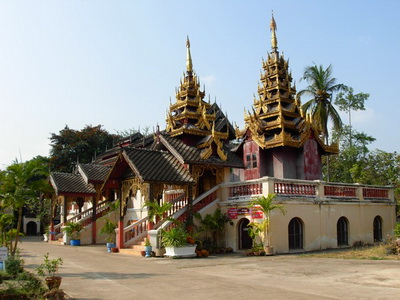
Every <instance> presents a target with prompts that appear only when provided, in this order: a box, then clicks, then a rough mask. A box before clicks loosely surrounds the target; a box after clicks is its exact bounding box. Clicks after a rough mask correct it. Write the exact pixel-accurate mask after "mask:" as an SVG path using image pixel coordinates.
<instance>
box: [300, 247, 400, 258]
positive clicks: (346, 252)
mask: <svg viewBox="0 0 400 300" xmlns="http://www.w3.org/2000/svg"><path fill="white" fill-rule="evenodd" d="M303 256H304V257H322V258H340V259H369V260H400V256H399V255H397V254H394V253H393V250H392V248H391V245H388V244H380V245H374V246H360V247H352V248H346V249H332V250H325V251H321V252H318V253H307V254H303Z"/></svg>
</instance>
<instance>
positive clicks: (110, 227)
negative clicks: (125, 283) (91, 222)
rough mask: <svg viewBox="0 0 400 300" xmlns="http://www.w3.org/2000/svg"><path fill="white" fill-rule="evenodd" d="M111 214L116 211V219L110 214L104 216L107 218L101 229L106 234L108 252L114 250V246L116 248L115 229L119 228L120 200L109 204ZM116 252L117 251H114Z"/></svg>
mask: <svg viewBox="0 0 400 300" xmlns="http://www.w3.org/2000/svg"><path fill="white" fill-rule="evenodd" d="M109 206H110V210H109V214H110V213H113V212H114V220H111V219H110V218H109V216H104V217H102V218H101V219H103V220H105V223H104V225H103V227H102V228H101V229H100V232H99V233H100V234H101V235H105V236H106V239H105V240H106V243H107V252H108V253H110V252H112V249H113V248H116V247H117V245H116V244H115V229H117V228H118V223H117V211H118V209H119V200H116V201H114V202H112V203H110V204H109ZM114 252H115V251H114Z"/></svg>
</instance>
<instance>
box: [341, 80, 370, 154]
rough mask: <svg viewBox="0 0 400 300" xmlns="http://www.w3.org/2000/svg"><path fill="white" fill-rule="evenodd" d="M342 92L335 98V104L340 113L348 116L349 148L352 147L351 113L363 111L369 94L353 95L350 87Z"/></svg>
mask: <svg viewBox="0 0 400 300" xmlns="http://www.w3.org/2000/svg"><path fill="white" fill-rule="evenodd" d="M343 90H344V91H343V92H340V93H339V94H337V96H336V100H335V104H336V105H337V106H338V107H339V109H340V110H341V111H346V112H347V113H348V114H349V127H350V129H349V136H350V146H351V145H352V127H351V111H352V110H354V111H357V110H365V106H364V103H365V101H366V100H367V99H368V98H369V94H366V93H358V94H355V95H354V90H353V88H351V87H344V88H343Z"/></svg>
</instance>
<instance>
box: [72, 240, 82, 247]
mask: <svg viewBox="0 0 400 300" xmlns="http://www.w3.org/2000/svg"><path fill="white" fill-rule="evenodd" d="M69 244H70V245H71V246H80V245H81V240H70V242H69Z"/></svg>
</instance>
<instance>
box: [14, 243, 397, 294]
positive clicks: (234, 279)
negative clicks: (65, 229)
mask: <svg viewBox="0 0 400 300" xmlns="http://www.w3.org/2000/svg"><path fill="white" fill-rule="evenodd" d="M21 248H22V251H21V254H22V256H23V258H24V260H25V265H26V267H27V268H28V269H32V270H33V269H34V268H35V266H37V265H38V264H40V263H41V262H42V261H43V255H44V254H45V253H46V252H49V253H50V257H53V258H55V257H62V258H63V259H64V264H63V266H62V268H61V269H60V275H61V276H62V277H63V281H62V284H61V288H62V289H64V291H65V292H66V293H67V294H68V295H69V296H70V297H71V298H73V299H86V300H89V299H90V300H94V299H107V300H109V299H118V300H124V299H219V300H223V299H399V298H400V261H383V260H354V259H333V258H316V257H307V256H301V255H281V256H270V257H266V256H264V257H246V256H244V255H243V254H241V253H234V254H229V255H228V254H227V255H223V256H214V257H209V258H201V259H167V258H143V257H134V256H129V255H123V254H114V253H107V252H106V247H105V246H104V245H91V246H81V247H72V246H59V245H50V244H48V243H45V242H42V241H41V240H40V238H27V237H26V238H24V240H23V243H22V244H21Z"/></svg>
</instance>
